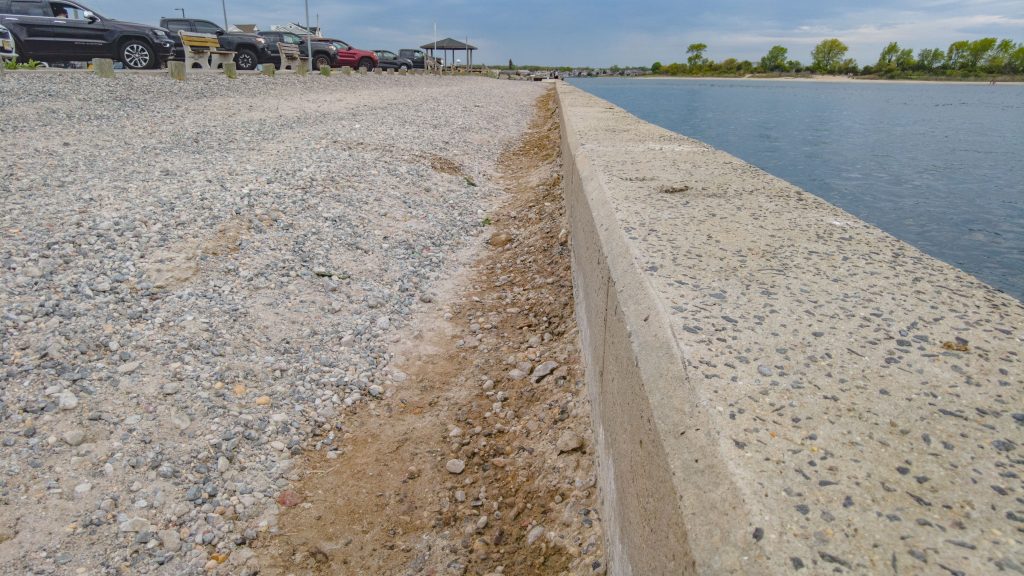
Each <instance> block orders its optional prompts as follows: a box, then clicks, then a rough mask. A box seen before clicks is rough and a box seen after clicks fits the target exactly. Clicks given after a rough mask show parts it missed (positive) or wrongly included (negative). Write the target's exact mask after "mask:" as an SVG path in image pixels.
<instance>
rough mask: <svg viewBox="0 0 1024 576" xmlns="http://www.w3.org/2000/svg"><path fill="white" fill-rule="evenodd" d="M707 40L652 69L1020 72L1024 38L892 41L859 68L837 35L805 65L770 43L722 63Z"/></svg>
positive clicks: (679, 72)
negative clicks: (759, 52) (757, 52)
mask: <svg viewBox="0 0 1024 576" xmlns="http://www.w3.org/2000/svg"><path fill="white" fill-rule="evenodd" d="M707 49H708V46H707V44H700V43H698V44H690V46H689V47H688V48H687V49H686V54H687V57H686V62H685V63H682V62H679V63H673V64H668V65H663V64H662V63H661V62H655V63H654V65H653V66H651V72H653V73H655V74H668V75H671V76H719V75H737V76H739V75H746V74H770V73H796V74H799V73H812V72H813V73H817V74H856V75H875V76H882V77H887V78H900V77H904V78H905V77H913V76H948V77H973V76H982V75H1019V74H1024V42H1022V43H1020V44H1017V43H1014V41H1013V40H1008V39H1007V40H999V39H996V38H982V39H980V40H960V41H958V42H953V43H952V44H950V45H949V48H947V49H945V50H943V49H942V48H924V49H921V50H919V51H918V52H917V55H916V56H915V54H914V50H913V49H912V48H903V47H902V46H900V45H899V44H898V43H896V42H891V43H889V45H887V46H886V47H885V48H884V49H883V50H882V53H881V54H880V55H879V57H878V62H876V63H874V64H869V65H866V66H863V67H861V66H858V64H857V61H856V60H853V59H852V58H847V57H846V53H847V51H848V50H849V48H847V46H846V44H843V42H842V41H841V40H839V39H838V38H829V39H828V40H822V41H821V43H820V44H818V45H817V46H815V47H814V50H812V51H811V62H810V64H803V63H802V62H800V61H799V60H790V59H789V50H788V49H787V48H786V47H785V46H772V47H771V49H770V50H768V53H767V54H765V55H764V57H762V58H761V60H760V61H759V62H751V61H749V60H737V59H735V58H727V59H725V60H722V61H721V62H715V61H713V60H709V59H708V58H706V57H705V56H704V53H705V52H706V51H707Z"/></svg>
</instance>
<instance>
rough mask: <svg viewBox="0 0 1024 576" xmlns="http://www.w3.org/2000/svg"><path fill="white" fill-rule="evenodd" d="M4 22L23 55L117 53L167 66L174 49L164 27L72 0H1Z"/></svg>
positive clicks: (137, 64)
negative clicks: (113, 15)
mask: <svg viewBox="0 0 1024 576" xmlns="http://www.w3.org/2000/svg"><path fill="white" fill-rule="evenodd" d="M0 24H2V25H3V26H4V27H6V28H7V29H8V30H10V31H11V34H13V35H14V42H15V44H16V46H17V50H18V57H19V58H20V59H22V60H28V59H33V60H39V61H41V62H82V61H88V60H92V59H93V58H111V59H113V60H117V61H119V62H121V63H122V64H124V66H125V68H131V69H136V70H138V69H143V68H156V67H159V66H161V65H162V64H163V63H164V62H166V61H167V59H168V58H170V56H171V53H172V51H173V49H174V43H173V42H172V41H171V37H170V35H169V34H168V33H167V30H164V29H163V28H157V27H155V26H146V25H144V24H132V23H130V22H120V21H117V20H112V19H110V18H104V17H103V16H100V15H99V14H97V13H95V12H94V11H92V10H90V9H89V8H86V7H85V6H83V5H82V4H79V3H78V2H69V1H67V0H60V1H54V0H0Z"/></svg>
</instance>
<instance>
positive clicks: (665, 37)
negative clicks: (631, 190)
mask: <svg viewBox="0 0 1024 576" xmlns="http://www.w3.org/2000/svg"><path fill="white" fill-rule="evenodd" d="M81 1H82V2H83V3H84V4H86V5H87V6H88V7H90V8H92V9H94V10H96V11H97V12H98V13H100V14H102V15H104V16H107V17H111V18H117V19H120V20H129V21H133V22H142V23H152V24H157V23H158V22H159V20H160V17H161V16H174V15H176V14H180V13H179V12H177V11H175V8H184V9H185V13H186V15H187V16H188V17H190V18H205V19H209V20H213V21H214V22H217V23H219V24H221V25H223V21H224V17H223V13H222V10H221V2H219V1H218V0H156V1H154V0H81ZM225 2H226V5H227V11H228V20H229V22H230V23H231V24H257V25H259V26H260V28H261V29H269V28H270V26H271V25H272V24H283V23H285V22H288V21H291V22H300V23H304V22H305V9H304V2H303V0H225ZM309 2H310V7H309V9H310V19H311V21H312V22H314V23H315V22H316V15H317V14H319V18H320V25H321V26H322V27H323V28H324V33H325V34H326V35H328V36H331V37H336V38H341V39H342V40H345V41H347V42H349V43H351V44H353V45H355V46H356V47H359V48H365V49H370V50H375V49H388V50H397V49H399V48H414V47H418V46H421V45H423V44H426V43H429V42H431V41H432V40H433V30H434V24H435V23H436V24H437V34H438V38H445V37H453V38H456V39H458V40H462V41H465V40H466V39H467V38H468V39H469V43H470V44H473V45H475V46H477V47H478V48H479V49H480V50H479V51H478V52H477V53H476V55H475V56H474V61H475V62H484V63H488V64H507V63H508V60H509V59H512V61H513V62H514V63H516V64H535V65H561V66H593V67H607V66H612V65H619V66H631V65H637V66H650V65H651V64H652V63H653V62H655V61H661V62H663V63H666V64H667V63H669V62H684V61H685V60H686V47H687V46H689V45H690V44H693V43H698V42H699V43H704V44H707V45H708V51H707V54H706V55H707V57H709V58H712V59H714V60H722V59H725V58H729V57H734V58H737V59H740V60H744V59H746V60H751V61H756V60H759V59H760V58H761V56H763V55H764V54H765V53H767V52H768V49H769V48H771V47H772V46H773V45H775V44H780V45H782V46H785V47H786V48H788V49H789V58H790V59H791V60H800V61H802V62H804V63H809V62H810V60H811V57H810V52H811V50H812V49H813V47H814V45H815V44H817V43H818V42H820V41H821V40H823V39H825V38H839V39H840V40H842V41H843V42H844V43H846V45H847V46H849V47H850V52H849V54H848V56H849V57H852V58H855V59H856V60H857V61H858V63H860V64H861V65H864V64H872V63H874V62H875V61H876V60H877V59H878V54H879V52H881V50H882V48H883V47H884V46H885V45H886V44H888V43H889V42H892V41H896V42H899V43H900V45H901V46H902V47H910V48H914V50H915V52H916V51H917V50H920V49H921V48H943V49H945V48H946V47H948V46H949V44H950V43H951V42H953V41H956V40H972V39H977V38H983V37H986V36H995V37H998V38H1011V39H1013V40H1014V41H1016V42H1024V0H900V1H896V0H859V1H856V2H849V1H830V0H824V1H822V0H784V1H775V2H769V1H764V0H715V1H714V2H710V1H704V2H700V1H696V0H649V1H635V2H622V1H621V0H620V1H617V2H612V1H610V0H589V1H588V0H546V1H545V0H517V1H513V2H508V1H506V2H495V1H489V0H434V1H432V2H424V1H422V0H416V1H414V0H373V1H370V0H353V1H345V2H340V1H335V0H309ZM460 57H461V56H460Z"/></svg>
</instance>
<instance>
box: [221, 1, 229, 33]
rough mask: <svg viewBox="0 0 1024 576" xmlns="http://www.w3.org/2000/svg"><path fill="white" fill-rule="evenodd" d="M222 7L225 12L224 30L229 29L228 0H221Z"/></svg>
mask: <svg viewBox="0 0 1024 576" xmlns="http://www.w3.org/2000/svg"><path fill="white" fill-rule="evenodd" d="M220 7H221V8H222V9H223V10H224V30H225V31H226V30H227V29H228V5H227V0H220Z"/></svg>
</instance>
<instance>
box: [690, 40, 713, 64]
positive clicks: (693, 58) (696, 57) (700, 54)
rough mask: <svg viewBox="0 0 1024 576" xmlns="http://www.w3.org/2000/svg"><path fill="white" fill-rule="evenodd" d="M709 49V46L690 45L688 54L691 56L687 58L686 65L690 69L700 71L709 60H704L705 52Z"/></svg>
mask: <svg viewBox="0 0 1024 576" xmlns="http://www.w3.org/2000/svg"><path fill="white" fill-rule="evenodd" d="M707 49H708V45H707V44H700V43H697V44H690V45H689V46H687V47H686V53H687V54H689V56H687V58H686V63H687V64H689V65H690V68H693V69H699V68H703V67H704V65H705V64H707V60H705V58H704V52H705V51H706V50H707Z"/></svg>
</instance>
